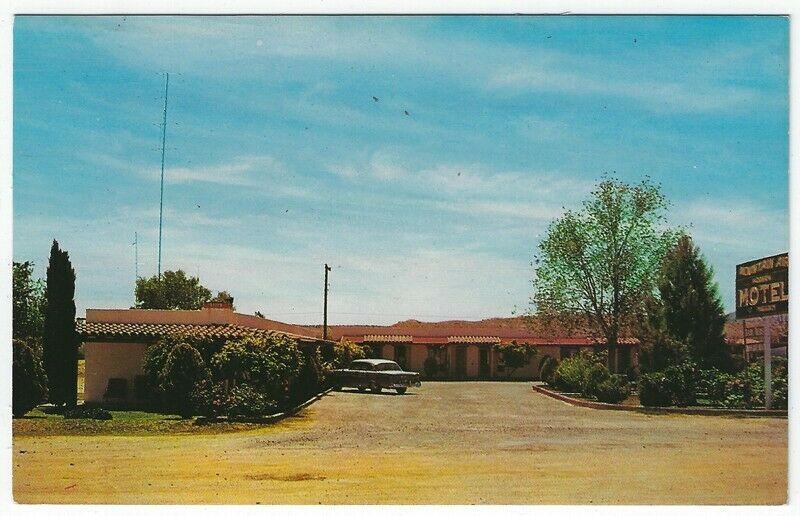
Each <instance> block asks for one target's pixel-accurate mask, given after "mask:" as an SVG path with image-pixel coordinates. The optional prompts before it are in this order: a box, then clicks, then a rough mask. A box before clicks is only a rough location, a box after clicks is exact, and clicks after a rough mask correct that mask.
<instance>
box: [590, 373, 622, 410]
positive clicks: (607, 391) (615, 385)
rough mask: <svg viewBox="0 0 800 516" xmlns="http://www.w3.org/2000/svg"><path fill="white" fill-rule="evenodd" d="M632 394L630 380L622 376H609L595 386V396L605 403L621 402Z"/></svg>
mask: <svg viewBox="0 0 800 516" xmlns="http://www.w3.org/2000/svg"><path fill="white" fill-rule="evenodd" d="M629 395H630V387H629V385H628V382H627V381H625V379H624V378H622V377H621V376H617V375H615V376H610V375H609V376H608V377H607V378H606V379H605V380H603V381H601V382H600V383H598V384H597V385H596V386H595V387H594V396H595V398H597V401H602V402H603V403H621V402H622V401H624V400H625V399H627V398H628V396H629Z"/></svg>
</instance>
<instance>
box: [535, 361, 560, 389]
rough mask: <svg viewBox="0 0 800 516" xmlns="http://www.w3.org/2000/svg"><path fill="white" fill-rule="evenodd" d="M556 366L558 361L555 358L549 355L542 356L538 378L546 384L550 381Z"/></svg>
mask: <svg viewBox="0 0 800 516" xmlns="http://www.w3.org/2000/svg"><path fill="white" fill-rule="evenodd" d="M556 367H558V362H557V361H556V359H555V358H553V357H551V356H550V355H545V356H543V357H542V361H541V362H540V363H539V379H540V380H541V381H543V382H545V383H547V384H549V383H550V382H552V381H553V373H554V372H555V370H556Z"/></svg>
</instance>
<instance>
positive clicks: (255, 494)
mask: <svg viewBox="0 0 800 516" xmlns="http://www.w3.org/2000/svg"><path fill="white" fill-rule="evenodd" d="M23 452H24V453H23ZM13 462H14V498H15V499H16V501H18V502H22V503H58V502H67V503H262V504H269V503H304V504H317V503H347V504H364V503H369V504H374V503H378V504H381V503H401V504H402V503H426V504H450V503H464V504H471V503H526V504H537V503H547V504H559V503H579V504H608V503H611V504H613V503H637V504H650V503H664V504H678V503H681V504H684V503H690V504H705V503H715V504H720V503H724V504H762V503H767V504H779V503H783V502H784V500H785V499H786V488H787V474H786V469H787V421H786V420H785V419H740V418H729V417H703V416H681V415H671V416H648V415H641V414H633V413H627V412H609V411H594V410H591V409H583V408H577V407H572V406H569V405H566V404H564V403H561V402H559V401H556V400H553V399H550V398H547V397H545V396H542V395H539V394H536V393H534V392H532V391H531V388H530V385H529V384H524V383H490V382H485V383H484V382H472V383H426V384H424V385H423V387H422V388H421V389H414V390H412V391H410V393H409V394H407V395H405V396H396V395H389V394H385V395H374V394H359V393H351V392H342V393H331V394H330V395H328V396H326V397H325V398H323V399H322V400H321V401H319V402H317V403H316V404H314V405H313V406H312V407H310V408H309V409H307V410H306V411H304V412H303V413H302V414H301V415H300V416H298V417H294V418H291V419H288V420H285V421H284V422H282V423H280V424H277V425H275V426H272V427H264V428H260V429H258V430H255V431H248V432H238V433H226V434H213V435H179V436H147V437H134V436H102V437H98V436H55V437H15V438H14V457H13Z"/></svg>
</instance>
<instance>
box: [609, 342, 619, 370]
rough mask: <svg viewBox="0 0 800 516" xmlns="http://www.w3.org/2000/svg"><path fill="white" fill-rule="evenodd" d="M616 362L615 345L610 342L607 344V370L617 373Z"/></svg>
mask: <svg viewBox="0 0 800 516" xmlns="http://www.w3.org/2000/svg"><path fill="white" fill-rule="evenodd" d="M617 366H618V364H617V345H616V344H610V343H609V345H608V370H609V371H611V373H612V374H617V372H618V371H617V369H618V367H617Z"/></svg>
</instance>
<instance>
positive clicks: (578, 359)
mask: <svg viewBox="0 0 800 516" xmlns="http://www.w3.org/2000/svg"><path fill="white" fill-rule="evenodd" d="M602 362H603V355H602V354H594V353H591V352H590V351H581V352H580V353H577V354H575V355H572V356H571V357H569V358H565V359H564V360H562V361H561V363H560V364H558V367H556V370H555V372H553V381H552V384H551V385H552V386H553V387H555V388H556V389H558V390H561V391H565V392H584V384H585V381H586V375H587V372H588V370H589V368H590V367H592V365H594V364H598V363H599V364H602Z"/></svg>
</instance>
